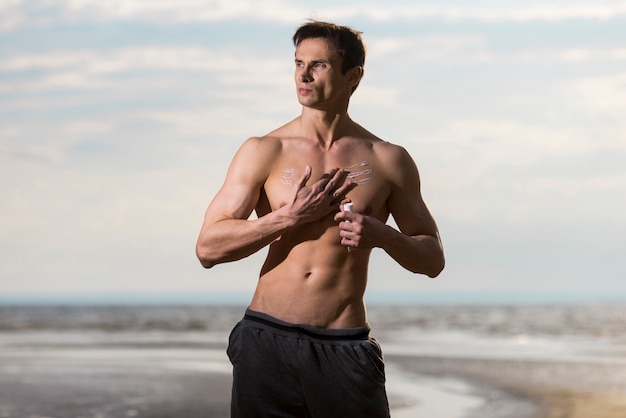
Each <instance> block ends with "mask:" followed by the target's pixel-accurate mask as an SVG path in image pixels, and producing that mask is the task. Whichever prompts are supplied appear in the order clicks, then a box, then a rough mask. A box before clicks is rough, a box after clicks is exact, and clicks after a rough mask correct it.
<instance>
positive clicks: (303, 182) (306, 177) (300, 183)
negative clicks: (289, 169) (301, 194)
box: [297, 165, 311, 189]
mask: <svg viewBox="0 0 626 418" xmlns="http://www.w3.org/2000/svg"><path fill="white" fill-rule="evenodd" d="M310 178H311V166H310V165H307V166H306V167H304V174H303V175H302V177H300V180H298V183H297V184H298V186H299V187H298V188H299V189H301V188H303V187H304V186H306V182H307V181H309V179H310Z"/></svg>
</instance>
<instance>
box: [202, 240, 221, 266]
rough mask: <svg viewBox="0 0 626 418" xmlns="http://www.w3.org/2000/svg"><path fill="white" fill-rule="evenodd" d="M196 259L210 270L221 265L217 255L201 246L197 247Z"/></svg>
mask: <svg viewBox="0 0 626 418" xmlns="http://www.w3.org/2000/svg"><path fill="white" fill-rule="evenodd" d="M196 257H198V260H199V261H200V264H201V265H202V267H204V268H205V269H210V268H211V267H213V266H215V265H216V264H218V263H219V261H218V259H217V257H216V256H215V254H213V252H212V251H211V250H210V249H209V248H207V247H203V246H200V245H198V246H196Z"/></svg>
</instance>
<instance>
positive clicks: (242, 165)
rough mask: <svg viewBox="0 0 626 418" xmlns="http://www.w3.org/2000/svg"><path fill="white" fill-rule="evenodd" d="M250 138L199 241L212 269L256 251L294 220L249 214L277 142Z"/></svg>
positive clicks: (202, 255)
mask: <svg viewBox="0 0 626 418" xmlns="http://www.w3.org/2000/svg"><path fill="white" fill-rule="evenodd" d="M262 141H263V140H262V139H261V138H250V139H249V140H247V141H246V142H245V143H244V144H243V145H242V146H241V148H240V149H239V151H237V154H235V157H234V158H233V161H232V162H231V164H230V167H229V169H228V173H227V174H226V179H225V180H224V184H223V185H222V187H221V188H220V190H219V191H218V192H217V194H216V195H215V197H214V198H213V200H212V201H211V203H210V204H209V207H208V208H207V210H206V213H205V215H204V222H203V224H202V229H201V230H200V235H199V237H198V241H197V243H196V255H197V256H198V259H199V260H200V263H201V264H202V265H203V266H204V267H206V268H210V267H213V266H214V265H216V264H219V263H224V262H228V261H235V260H239V259H242V258H244V257H247V256H249V255H251V254H254V253H255V252H256V251H258V250H260V249H261V248H263V247H264V246H266V245H267V244H269V243H270V242H272V241H273V240H274V239H276V238H277V237H279V236H280V235H281V234H282V233H283V232H284V231H285V229H287V228H288V227H289V226H290V224H291V222H293V220H291V219H289V218H287V217H286V216H283V215H284V214H282V213H280V212H271V213H269V214H268V215H266V216H263V217H261V218H258V219H255V220H250V221H249V220H248V217H249V216H250V214H251V213H252V211H253V210H254V208H255V207H256V205H257V203H258V200H259V196H260V193H261V188H262V187H263V184H264V182H265V180H266V179H267V176H268V173H269V169H270V167H269V159H268V158H267V157H268V156H269V155H271V154H272V153H273V152H277V151H278V150H275V149H273V148H275V147H277V146H280V144H279V143H276V142H275V141H272V140H270V141H265V143H262Z"/></svg>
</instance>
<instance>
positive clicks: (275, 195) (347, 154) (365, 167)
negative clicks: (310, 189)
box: [264, 147, 390, 220]
mask: <svg viewBox="0 0 626 418" xmlns="http://www.w3.org/2000/svg"><path fill="white" fill-rule="evenodd" d="M305 151H306V150H302V149H300V150H298V149H295V150H289V149H288V150H286V151H285V152H283V153H281V155H279V156H277V158H276V159H275V161H274V163H273V164H272V167H271V170H270V174H269V176H268V179H267V181H266V183H265V185H264V191H265V195H266V198H267V202H268V204H269V206H270V210H275V209H277V208H279V207H281V206H283V205H285V204H286V203H287V202H288V200H289V199H290V198H291V197H292V196H293V194H294V188H297V187H298V184H299V183H300V180H301V179H302V176H303V175H304V172H305V167H306V166H307V165H308V166H310V167H311V169H312V174H311V178H310V179H309V181H308V182H307V186H309V185H311V184H313V183H315V182H316V181H318V180H319V179H320V178H321V176H322V175H324V174H325V173H328V172H329V171H330V170H332V169H333V168H341V169H344V170H347V171H348V172H349V173H350V174H349V175H348V178H347V179H346V181H347V182H353V183H356V184H357V187H356V188H355V189H354V190H352V191H351V192H350V193H349V194H348V196H347V197H348V198H349V199H351V200H352V202H353V203H354V205H355V207H356V210H357V212H359V213H362V214H366V215H371V216H376V217H378V218H379V219H381V220H385V219H386V218H387V216H388V212H387V209H386V201H387V198H388V196H389V191H390V186H389V181H388V179H387V177H386V175H385V172H386V168H385V167H383V165H382V163H381V161H380V159H379V158H378V157H377V155H376V153H375V152H373V150H371V149H368V148H363V147H360V148H359V147H355V148H352V149H349V148H345V149H342V150H339V151H337V152H316V151H310V150H309V152H305Z"/></svg>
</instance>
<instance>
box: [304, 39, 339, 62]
mask: <svg viewBox="0 0 626 418" xmlns="http://www.w3.org/2000/svg"><path fill="white" fill-rule="evenodd" d="M295 55H296V58H308V59H313V58H312V57H316V58H315V59H321V58H324V59H328V60H331V59H338V58H340V56H339V54H338V53H337V51H336V49H335V48H334V46H333V45H332V44H331V43H330V42H329V41H328V40H326V39H324V38H308V39H304V40H302V41H301V42H300V44H299V45H298V46H297V47H296V52H295Z"/></svg>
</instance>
